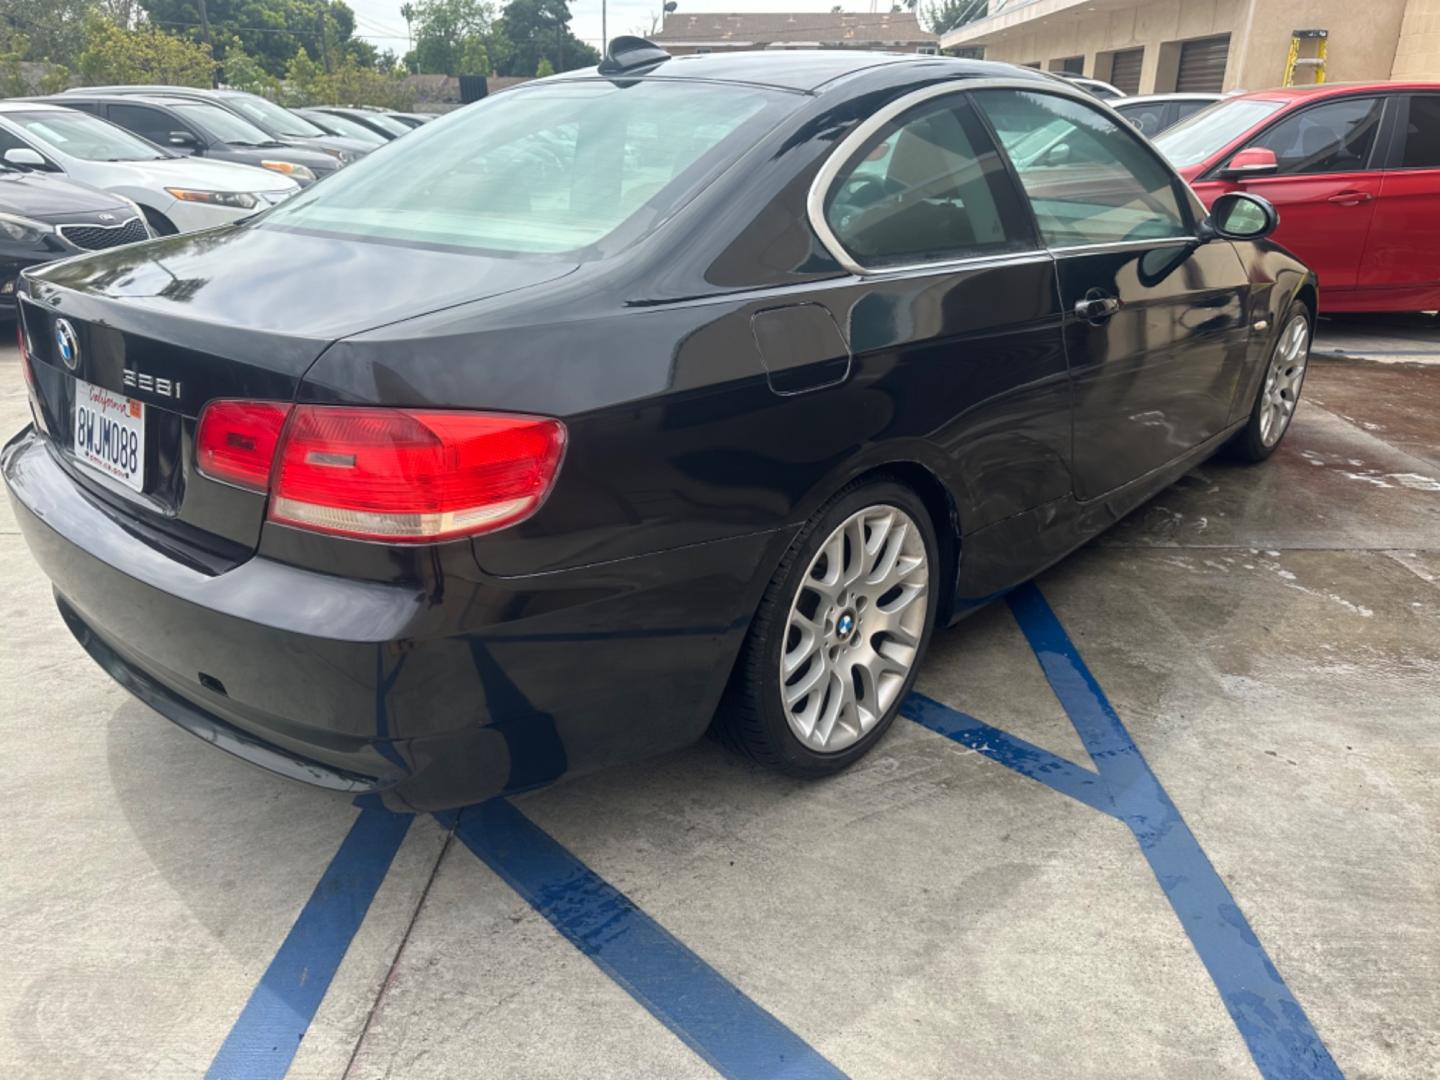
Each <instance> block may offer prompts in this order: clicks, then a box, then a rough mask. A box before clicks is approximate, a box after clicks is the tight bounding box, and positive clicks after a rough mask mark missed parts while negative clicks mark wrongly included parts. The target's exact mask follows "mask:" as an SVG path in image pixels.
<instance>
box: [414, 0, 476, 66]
mask: <svg viewBox="0 0 1440 1080" xmlns="http://www.w3.org/2000/svg"><path fill="white" fill-rule="evenodd" d="M494 15H495V9H494V8H493V7H491V6H490V5H489V4H488V3H485V2H484V0H419V3H417V4H416V5H415V66H416V70H418V71H419V72H420V73H421V74H424V75H484V74H487V73H488V70H489V66H490V61H491V57H490V48H489V44H490V36H491V31H492V29H493V25H492V24H493V22H494ZM482 55H483V56H484V60H483V66H484V68H485V69H486V70H484V71H470V70H466V66H467V64H468V65H474V64H476V63H481V57H482Z"/></svg>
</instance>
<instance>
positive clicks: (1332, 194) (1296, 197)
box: [1225, 95, 1386, 293]
mask: <svg viewBox="0 0 1440 1080" xmlns="http://www.w3.org/2000/svg"><path fill="white" fill-rule="evenodd" d="M1385 101H1386V99H1385V98H1384V97H1380V96H1376V95H1370V96H1356V97H1344V98H1336V99H1330V100H1326V101H1322V102H1319V103H1317V104H1315V105H1310V106H1306V107H1305V108H1302V109H1299V110H1296V111H1295V112H1291V113H1287V114H1286V115H1285V116H1283V117H1282V118H1281V119H1280V120H1278V121H1276V122H1275V123H1274V124H1272V125H1270V127H1268V128H1266V129H1265V130H1264V131H1262V132H1261V133H1260V134H1259V135H1257V136H1256V137H1255V138H1253V139H1251V140H1250V141H1249V142H1248V143H1246V147H1245V148H1246V149H1250V148H1254V147H1258V148H1262V149H1266V150H1270V151H1273V152H1274V154H1275V160H1276V162H1277V165H1278V168H1277V170H1276V171H1275V172H1274V173H1272V174H1270V175H1265V176H1255V177H1247V178H1244V179H1238V180H1230V181H1227V183H1226V188H1225V190H1243V191H1249V192H1253V193H1254V194H1256V195H1261V196H1264V197H1265V198H1266V199H1269V200H1270V201H1271V202H1272V203H1274V204H1275V208H1276V209H1277V210H1279V211H1280V226H1279V228H1278V229H1276V231H1275V235H1274V239H1275V240H1276V242H1278V243H1280V244H1283V245H1285V246H1286V247H1287V248H1289V249H1290V250H1291V251H1293V252H1294V253H1295V254H1296V255H1298V256H1299V257H1300V258H1301V259H1302V260H1303V261H1304V262H1305V263H1307V264H1308V265H1309V267H1310V268H1311V269H1312V270H1314V271H1315V275H1316V277H1318V278H1319V280H1320V290H1321V292H1322V293H1323V292H1326V291H1327V290H1328V291H1334V290H1345V289H1353V288H1355V287H1356V285H1357V284H1358V280H1359V273H1360V257H1361V255H1362V253H1363V252H1364V250H1365V242H1366V239H1367V238H1368V236H1369V234H1370V224H1371V222H1372V220H1373V219H1374V216H1375V203H1376V200H1377V199H1378V198H1379V196H1380V182H1381V178H1382V175H1383V174H1382V173H1381V172H1380V170H1379V167H1378V161H1377V156H1378V155H1379V154H1380V153H1381V152H1382V151H1381V148H1380V147H1379V142H1380V139H1379V134H1380V131H1381V124H1382V120H1383V116H1384V109H1385Z"/></svg>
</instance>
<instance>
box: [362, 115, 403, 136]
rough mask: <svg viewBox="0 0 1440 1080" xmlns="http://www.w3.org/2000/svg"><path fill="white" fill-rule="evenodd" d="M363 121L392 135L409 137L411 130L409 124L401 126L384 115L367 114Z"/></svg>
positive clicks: (390, 117) (391, 117)
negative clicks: (367, 121)
mask: <svg viewBox="0 0 1440 1080" xmlns="http://www.w3.org/2000/svg"><path fill="white" fill-rule="evenodd" d="M365 119H367V120H369V121H370V122H371V123H372V124H374V125H376V126H377V127H381V128H384V129H385V130H386V131H388V132H390V134H392V135H397V136H398V135H409V134H410V132H411V130H413V129H412V128H411V127H410V125H409V124H402V123H401V122H400V121H399V120H396V119H395V118H394V117H393V116H386V115H385V114H384V113H367V114H366V116H365Z"/></svg>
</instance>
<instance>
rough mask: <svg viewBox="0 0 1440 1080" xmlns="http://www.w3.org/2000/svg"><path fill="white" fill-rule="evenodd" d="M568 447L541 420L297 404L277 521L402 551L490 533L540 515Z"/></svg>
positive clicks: (275, 493)
mask: <svg viewBox="0 0 1440 1080" xmlns="http://www.w3.org/2000/svg"><path fill="white" fill-rule="evenodd" d="M564 447H565V427H564V425H563V424H561V423H560V422H559V421H558V420H549V419H545V418H542V417H533V416H505V415H497V414H492V413H474V412H438V411H430V410H418V409H415V410H410V409H371V408H352V407H349V406H331V405H297V406H296V407H295V411H294V415H293V416H292V417H291V419H290V424H289V426H288V427H287V428H286V429H285V435H284V439H283V440H282V443H281V447H280V451H279V460H278V462H277V464H276V467H275V477H274V482H273V485H272V490H271V499H270V520H271V521H277V522H283V523H284V524H287V525H295V526H299V527H300V528H304V529H312V530H315V531H317V532H327V533H336V534H339V535H342V536H353V537H358V538H361V539H366V540H389V541H392V542H401V543H406V542H409V543H423V542H426V541H431V540H440V539H445V538H448V537H455V536H463V535H467V534H472V533H480V532H489V531H491V530H494V529H499V528H502V527H504V526H506V525H512V524H514V523H515V522H517V521H519V520H520V519H521V518H525V517H528V516H529V515H530V514H531V513H533V512H534V511H535V509H536V508H537V507H538V506H539V505H540V503H541V501H542V500H543V499H544V498H545V495H546V493H547V492H548V491H549V489H550V485H551V484H552V483H553V482H554V479H555V473H556V471H557V470H558V469H559V467H560V456H561V453H562V451H563V450H564Z"/></svg>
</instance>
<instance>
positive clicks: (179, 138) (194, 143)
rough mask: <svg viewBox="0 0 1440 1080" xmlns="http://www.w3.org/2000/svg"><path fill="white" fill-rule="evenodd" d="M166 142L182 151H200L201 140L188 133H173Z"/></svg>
mask: <svg viewBox="0 0 1440 1080" xmlns="http://www.w3.org/2000/svg"><path fill="white" fill-rule="evenodd" d="M165 141H166V142H167V143H169V144H170V145H171V146H173V147H176V148H177V149H180V150H198V149H199V148H200V140H199V139H197V138H195V136H194V135H192V134H191V133H190V132H188V131H172V132H170V137H169V138H167V139H166V140H165Z"/></svg>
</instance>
